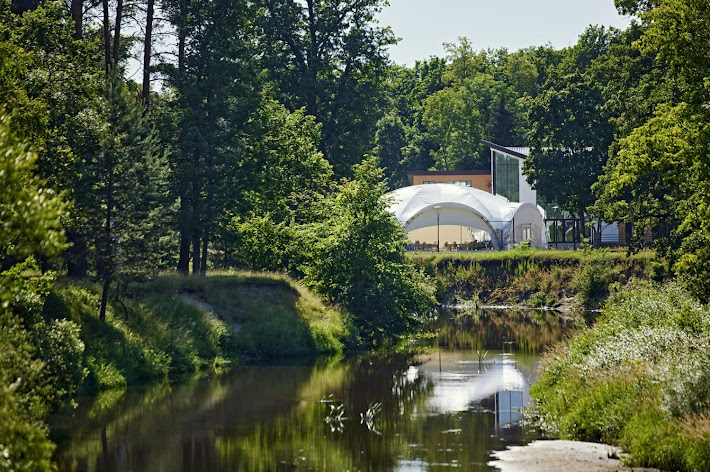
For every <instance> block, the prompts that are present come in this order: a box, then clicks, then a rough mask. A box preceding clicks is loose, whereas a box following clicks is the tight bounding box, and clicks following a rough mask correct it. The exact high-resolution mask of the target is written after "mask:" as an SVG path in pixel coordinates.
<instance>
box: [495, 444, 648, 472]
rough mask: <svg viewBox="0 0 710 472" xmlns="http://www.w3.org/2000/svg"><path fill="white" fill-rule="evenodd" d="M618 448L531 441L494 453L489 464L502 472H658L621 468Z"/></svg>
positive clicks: (602, 445) (603, 445) (601, 445)
mask: <svg viewBox="0 0 710 472" xmlns="http://www.w3.org/2000/svg"><path fill="white" fill-rule="evenodd" d="M619 454H620V450H619V449H618V448H616V447H614V446H608V445H606V444H597V443H587V442H578V441H534V442H532V443H530V444H528V445H527V446H514V447H511V448H508V449H507V450H505V451H501V452H496V453H495V454H494V456H495V457H496V458H497V460H495V461H492V462H490V463H489V465H492V466H495V467H498V468H499V469H500V470H501V471H502V472H622V471H623V472H632V471H633V472H660V471H658V470H657V469H643V468H638V467H634V468H631V467H624V466H622V465H621V461H619V459H614V458H615V457H618V455H619Z"/></svg>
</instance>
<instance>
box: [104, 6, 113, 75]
mask: <svg viewBox="0 0 710 472" xmlns="http://www.w3.org/2000/svg"><path fill="white" fill-rule="evenodd" d="M103 13H104V25H103V26H104V59H105V62H106V73H108V71H109V70H110V69H111V25H110V24H109V20H108V0H103Z"/></svg>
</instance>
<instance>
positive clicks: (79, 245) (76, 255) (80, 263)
mask: <svg viewBox="0 0 710 472" xmlns="http://www.w3.org/2000/svg"><path fill="white" fill-rule="evenodd" d="M67 241H68V242H69V244H70V246H69V249H67V251H66V253H65V255H64V257H65V259H66V263H67V275H68V276H69V277H76V278H81V277H86V274H87V273H88V271H89V260H88V245H87V244H86V239H84V237H83V236H82V235H81V234H79V233H78V232H76V231H67Z"/></svg>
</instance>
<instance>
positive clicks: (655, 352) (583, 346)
mask: <svg viewBox="0 0 710 472" xmlns="http://www.w3.org/2000/svg"><path fill="white" fill-rule="evenodd" d="M709 341H710V313H709V312H708V309H707V307H703V306H701V305H700V304H698V302H697V301H695V300H694V299H693V298H692V297H691V296H689V294H688V293H687V292H685V291H684V290H682V289H681V288H680V287H679V286H678V285H677V284H670V285H666V286H665V287H655V286H654V287H636V288H635V289H634V290H620V291H618V292H616V293H615V294H614V295H613V296H612V298H611V299H610V300H609V302H608V303H607V305H606V308H605V309H604V310H603V315H602V317H601V319H600V320H599V321H598V322H597V323H596V324H595V326H594V327H593V328H592V329H590V330H588V331H586V332H583V333H581V334H580V335H578V336H576V337H575V338H574V339H572V340H571V341H568V342H567V343H564V344H563V345H561V346H559V347H558V348H557V349H556V350H554V351H552V352H550V353H549V354H548V355H547V356H546V364H545V369H544V371H543V374H542V377H541V378H540V380H539V381H538V382H537V383H536V384H535V385H534V387H533V389H532V391H531V393H532V395H533V396H534V397H535V398H536V399H537V400H538V401H539V402H540V405H539V409H540V412H541V414H542V415H543V420H544V421H545V422H546V423H547V426H548V427H550V428H553V429H558V430H559V432H560V434H562V435H563V436H565V437H571V438H575V439H580V440H587V441H601V442H606V443H612V444H613V443H620V444H621V445H622V446H624V449H626V450H627V451H629V452H630V453H631V460H632V461H633V463H634V464H635V465H638V466H648V467H660V468H661V469H663V470H685V471H698V472H699V471H703V470H707V469H708V467H710V434H709V433H708V432H709V431H710V428H709V427H708V426H709V425H708V418H710V416H709V414H710V390H709V389H708V386H710V383H709V382H708V380H709V379H710V357H709V356H708V349H707V346H708V342H709Z"/></svg>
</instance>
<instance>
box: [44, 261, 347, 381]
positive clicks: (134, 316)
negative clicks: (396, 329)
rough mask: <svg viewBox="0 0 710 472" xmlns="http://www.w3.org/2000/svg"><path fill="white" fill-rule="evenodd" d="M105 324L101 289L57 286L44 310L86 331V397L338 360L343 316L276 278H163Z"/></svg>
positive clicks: (138, 288) (135, 293)
mask: <svg viewBox="0 0 710 472" xmlns="http://www.w3.org/2000/svg"><path fill="white" fill-rule="evenodd" d="M128 292H129V294H130V296H129V297H128V298H127V299H125V300H124V301H123V302H122V304H121V303H112V304H110V306H109V309H108V312H107V316H106V321H105V322H102V321H100V320H99V319H98V307H99V304H100V287H99V286H98V285H97V284H94V283H91V282H88V281H79V282H77V281H74V280H66V279H65V280H60V281H59V282H58V283H57V284H55V287H54V289H53V291H52V293H51V295H50V296H49V298H48V299H47V301H46V303H45V308H44V310H45V313H46V315H47V316H48V317H50V318H55V319H61V318H66V319H69V320H72V321H74V322H75V323H77V324H78V325H79V326H80V328H81V338H82V340H83V342H84V344H85V351H84V355H83V364H84V367H85V368H86V369H87V371H88V375H87V377H86V379H85V381H84V384H83V386H82V389H83V391H85V392H96V391H105V390H109V389H113V388H123V387H125V386H127V385H137V384H142V383H145V382H150V381H155V380H162V379H167V378H175V377H179V376H181V375H186V374H191V373H194V372H197V371H199V370H202V369H205V368H221V367H223V366H225V365H228V364H229V363H232V362H238V361H248V362H256V361H267V360H275V359H283V358H293V357H305V356H315V355H318V354H336V353H341V352H342V351H343V348H344V342H345V340H346V339H348V336H349V333H350V331H349V325H348V323H347V321H346V319H345V317H344V316H343V314H342V313H341V312H339V311H337V310H335V309H333V308H330V307H327V306H325V305H324V304H323V303H322V302H321V300H320V299H319V298H317V297H315V296H314V295H313V294H311V293H310V292H308V291H307V290H306V289H305V288H303V287H302V286H301V285H299V284H298V283H296V282H294V281H293V280H291V279H289V278H287V277H285V276H282V275H277V274H255V273H244V272H234V273H218V274H214V275H210V276H208V277H180V276H175V275H164V276H161V277H159V278H157V279H155V280H153V281H150V282H145V283H140V284H134V285H131V286H130V287H129V291H128Z"/></svg>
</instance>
